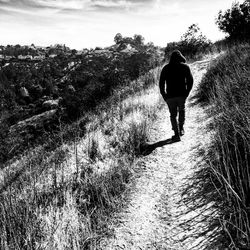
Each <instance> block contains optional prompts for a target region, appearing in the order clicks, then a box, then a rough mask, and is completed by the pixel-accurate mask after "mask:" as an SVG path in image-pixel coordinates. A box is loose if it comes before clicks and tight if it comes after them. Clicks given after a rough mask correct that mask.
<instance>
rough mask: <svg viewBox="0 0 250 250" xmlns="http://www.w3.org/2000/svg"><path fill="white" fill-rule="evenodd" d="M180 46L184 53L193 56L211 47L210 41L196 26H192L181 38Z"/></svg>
mask: <svg viewBox="0 0 250 250" xmlns="http://www.w3.org/2000/svg"><path fill="white" fill-rule="evenodd" d="M180 44H181V47H182V51H183V52H184V53H187V54H190V55H194V54H196V53H197V52H200V51H203V50H205V49H206V48H207V47H209V46H210V45H211V41H210V40H209V39H207V37H206V36H205V35H203V34H202V32H201V30H200V28H199V26H198V24H192V25H190V26H189V27H188V30H187V31H186V32H185V33H184V34H183V35H182V36H181V41H180Z"/></svg>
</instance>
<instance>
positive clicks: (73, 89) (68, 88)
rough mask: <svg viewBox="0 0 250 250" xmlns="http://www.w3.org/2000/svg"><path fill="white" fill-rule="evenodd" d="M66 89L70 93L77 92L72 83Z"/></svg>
mask: <svg viewBox="0 0 250 250" xmlns="http://www.w3.org/2000/svg"><path fill="white" fill-rule="evenodd" d="M66 90H67V91H69V92H70V93H75V92H76V90H75V88H74V86H73V85H71V84H70V85H68V86H67V87H66Z"/></svg>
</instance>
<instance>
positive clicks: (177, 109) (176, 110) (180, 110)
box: [166, 97, 186, 134]
mask: <svg viewBox="0 0 250 250" xmlns="http://www.w3.org/2000/svg"><path fill="white" fill-rule="evenodd" d="M166 101H167V104H168V108H169V112H170V120H171V124H172V129H173V130H174V132H175V134H179V129H180V128H183V125H184V122H185V101H186V97H173V98H168V99H167V100H166ZM177 114H179V117H178V123H177Z"/></svg>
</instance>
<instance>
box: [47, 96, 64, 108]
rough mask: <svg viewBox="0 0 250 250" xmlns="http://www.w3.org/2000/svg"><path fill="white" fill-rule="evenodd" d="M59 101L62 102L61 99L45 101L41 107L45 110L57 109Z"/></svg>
mask: <svg viewBox="0 0 250 250" xmlns="http://www.w3.org/2000/svg"><path fill="white" fill-rule="evenodd" d="M61 100H62V98H61V97H59V98H58V99H56V100H47V101H44V102H43V104H42V106H43V108H45V109H57V108H58V107H59V103H60V101H61Z"/></svg>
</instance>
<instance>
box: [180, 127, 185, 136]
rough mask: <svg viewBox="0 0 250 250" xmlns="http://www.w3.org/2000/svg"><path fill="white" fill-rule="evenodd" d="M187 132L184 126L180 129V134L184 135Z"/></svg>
mask: <svg viewBox="0 0 250 250" xmlns="http://www.w3.org/2000/svg"><path fill="white" fill-rule="evenodd" d="M184 134H185V131H184V128H181V129H180V136H183V135H184Z"/></svg>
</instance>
